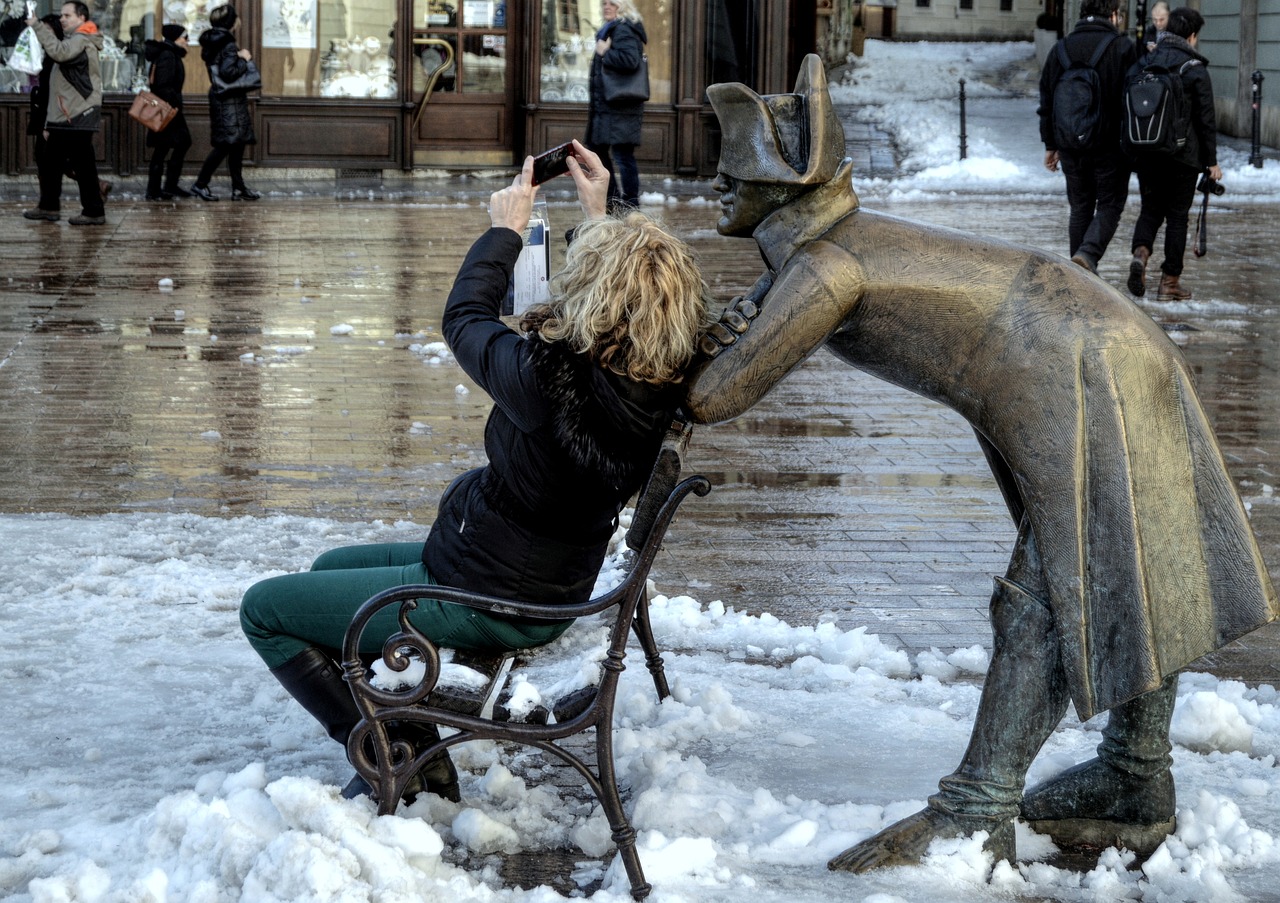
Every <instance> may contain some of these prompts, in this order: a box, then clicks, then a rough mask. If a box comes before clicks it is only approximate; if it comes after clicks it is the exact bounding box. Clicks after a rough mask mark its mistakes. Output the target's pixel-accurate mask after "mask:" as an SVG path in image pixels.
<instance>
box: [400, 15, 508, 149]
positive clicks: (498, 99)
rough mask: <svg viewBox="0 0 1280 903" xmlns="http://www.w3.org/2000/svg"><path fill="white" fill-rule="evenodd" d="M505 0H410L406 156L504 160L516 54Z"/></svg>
mask: <svg viewBox="0 0 1280 903" xmlns="http://www.w3.org/2000/svg"><path fill="white" fill-rule="evenodd" d="M509 12H510V7H509V6H508V3H507V0H414V4H413V32H412V42H413V47H412V57H411V63H412V69H413V100H414V103H415V105H416V106H415V110H414V118H413V121H412V125H411V128H412V132H411V141H412V149H413V162H414V163H416V164H421V165H435V166H440V165H499V166H505V165H509V164H510V163H511V162H512V161H513V155H514V150H515V148H514V128H513V124H514V122H515V109H516V106H517V103H516V74H517V73H518V72H519V71H520V68H519V67H520V60H518V59H516V58H515V57H516V54H515V53H513V51H515V50H516V48H515V47H514V45H513V42H510V41H508V28H507V23H508V21H509V17H508V14H509Z"/></svg>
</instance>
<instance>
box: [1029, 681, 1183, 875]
mask: <svg viewBox="0 0 1280 903" xmlns="http://www.w3.org/2000/svg"><path fill="white" fill-rule="evenodd" d="M1177 691H1178V675H1176V674H1174V675H1171V676H1169V677H1167V678H1165V681H1164V683H1162V684H1161V685H1160V687H1159V688H1158V689H1156V690H1152V691H1151V692H1150V693H1144V694H1143V695H1141V696H1137V697H1134V698H1133V699H1130V700H1129V701H1128V702H1124V703H1121V704H1120V705H1118V706H1116V707H1115V708H1113V709H1112V710H1111V717H1110V718H1109V719H1108V720H1107V726H1106V728H1105V729H1104V730H1103V732H1102V742H1101V743H1099V744H1098V757H1097V758H1096V759H1093V760H1091V761H1089V762H1082V763H1080V764H1079V765H1076V766H1075V767H1074V768H1070V769H1068V770H1067V771H1064V772H1063V773H1062V774H1060V775H1058V776H1057V777H1055V778H1051V779H1050V780H1048V781H1046V782H1044V783H1043V784H1040V785H1039V786H1037V787H1034V788H1032V789H1031V790H1030V791H1028V792H1027V795H1026V796H1025V797H1024V798H1023V800H1022V817H1023V818H1024V819H1026V821H1027V822H1028V823H1029V824H1030V825H1031V827H1032V829H1033V830H1035V831H1037V832H1039V833H1041V834H1048V835H1049V836H1050V837H1052V838H1053V840H1054V842H1055V843H1057V844H1058V845H1059V846H1068V847H1088V848H1095V849H1102V848H1106V847H1110V846H1117V847H1123V848H1125V849H1128V850H1133V851H1134V852H1135V853H1138V854H1139V855H1143V856H1146V855H1150V854H1151V853H1152V852H1153V851H1154V850H1155V848H1156V847H1158V846H1159V845H1160V844H1161V843H1162V842H1163V841H1164V839H1165V837H1167V836H1168V835H1169V834H1170V833H1172V832H1173V829H1174V827H1175V821H1174V811H1175V803H1176V799H1175V795H1174V787H1173V774H1172V772H1171V771H1170V770H1169V769H1170V766H1171V765H1172V764H1173V758H1172V757H1171V756H1170V755H1169V753H1170V751H1171V749H1172V747H1171V746H1170V745H1169V721H1170V719H1171V718H1172V717H1173V704H1174V700H1175V698H1176V697H1177Z"/></svg>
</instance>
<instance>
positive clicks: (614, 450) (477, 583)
mask: <svg viewBox="0 0 1280 903" xmlns="http://www.w3.org/2000/svg"><path fill="white" fill-rule="evenodd" d="M520 244H521V243H520V236H519V235H517V234H516V233H515V232H512V231H511V230H510V229H490V230H489V231H488V232H486V233H485V234H484V235H483V236H481V237H480V239H479V240H478V241H476V243H475V244H474V245H473V246H472V248H471V251H470V252H469V253H468V254H467V258H466V260H465V261H464V263H463V265H462V269H461V270H460V271H459V273H458V277H457V279H456V281H455V282H454V286H453V291H452V292H451V293H450V295H449V301H448V303H447V304H446V306H445V312H444V318H443V322H442V326H443V330H444V335H445V339H446V341H448V343H449V347H450V348H451V349H452V350H453V353H454V356H455V357H456V358H457V360H458V363H459V364H461V365H462V368H463V370H465V371H466V373H467V375H468V376H470V377H471V378H472V379H474V380H475V381H476V382H477V383H478V384H479V385H480V386H481V387H482V388H483V389H484V390H485V391H486V392H488V393H489V395H490V397H492V399H493V402H494V406H493V410H492V411H491V412H490V415H489V420H488V423H487V424H486V425H485V435H484V447H485V452H486V453H487V454H488V456H489V463H488V465H487V466H485V467H482V468H479V469H477V470H473V471H469V472H467V473H465V474H463V475H462V476H461V477H459V478H458V479H457V480H455V481H454V483H453V484H452V485H451V486H450V487H449V489H448V490H447V491H446V492H445V494H444V495H443V496H442V497H441V499H440V510H439V513H438V514H437V517H436V521H435V523H434V524H433V525H432V527H431V533H430V535H429V536H428V537H427V541H426V545H425V547H424V548H423V553H422V560H423V562H424V563H425V564H426V566H427V571H428V573H429V574H430V575H431V577H432V579H433V580H435V581H437V582H438V583H442V584H447V585H450V586H461V587H465V588H467V589H471V590H475V591H479V592H486V593H491V594H494V595H499V596H505V597H509V598H514V599H521V600H524V601H529V602H542V603H550V604H573V603H577V602H584V601H586V600H587V599H588V598H590V595H591V589H592V587H593V585H594V583H595V578H596V574H597V573H598V572H599V570H600V565H601V563H602V562H603V561H604V556H605V552H606V551H607V546H608V542H609V537H610V536H611V534H612V532H613V526H614V521H615V519H616V517H617V515H618V512H619V511H621V510H622V508H623V506H624V505H625V504H626V503H627V501H628V500H629V499H630V498H631V496H632V495H633V494H634V493H635V492H636V491H637V490H638V489H639V488H640V484H641V483H642V482H643V480H644V478H645V477H646V476H648V473H649V468H650V467H651V466H652V464H653V461H654V458H655V457H656V456H657V453H658V447H659V445H660V444H661V441H662V436H663V434H664V432H665V430H666V427H667V426H668V425H669V424H670V422H671V417H672V414H673V412H674V411H675V408H676V407H677V405H678V404H679V401H680V399H681V398H682V397H683V387H681V386H668V387H663V388H657V387H654V386H648V385H642V384H638V383H632V382H630V381H628V380H626V379H623V378H620V377H618V376H616V375H614V374H611V373H609V372H608V371H606V370H604V369H602V368H600V367H597V366H593V365H592V364H591V363H590V362H589V361H588V360H587V359H586V358H585V356H583V355H578V354H574V353H572V352H570V351H568V350H567V349H565V348H564V346H563V345H560V344H548V343H546V342H544V341H542V340H541V339H538V338H536V337H531V338H526V337H524V336H521V335H520V334H519V333H516V332H514V331H513V330H511V329H510V328H508V327H507V326H506V325H504V324H503V323H502V321H501V320H500V319H499V318H498V311H499V308H500V305H501V303H502V301H503V299H504V298H505V297H506V294H507V286H508V284H509V281H510V279H511V271H512V267H513V266H514V265H515V261H516V258H517V257H518V256H519V254H520ZM543 623H545V622H543Z"/></svg>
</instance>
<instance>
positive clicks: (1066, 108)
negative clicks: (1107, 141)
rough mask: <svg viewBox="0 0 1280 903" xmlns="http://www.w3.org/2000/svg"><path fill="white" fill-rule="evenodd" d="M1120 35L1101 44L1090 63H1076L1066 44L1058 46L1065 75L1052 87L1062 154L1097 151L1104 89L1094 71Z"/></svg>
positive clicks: (1054, 116) (1054, 112) (1114, 35)
mask: <svg viewBox="0 0 1280 903" xmlns="http://www.w3.org/2000/svg"><path fill="white" fill-rule="evenodd" d="M1118 37H1119V35H1118V34H1110V35H1107V36H1106V37H1105V38H1103V39H1102V40H1101V41H1099V42H1098V49H1097V50H1095V51H1094V52H1093V56H1091V57H1089V62H1087V63H1073V62H1072V61H1071V57H1069V56H1068V55H1067V46H1066V44H1067V42H1066V39H1065V38H1064V39H1063V40H1061V41H1059V42H1058V47H1057V53H1058V61H1059V62H1060V63H1062V69H1063V72H1062V75H1061V76H1059V77H1058V83H1057V84H1056V85H1054V86H1053V137H1054V140H1055V141H1056V142H1057V144H1058V149H1059V150H1070V151H1085V150H1093V149H1094V148H1096V147H1097V144H1098V136H1099V132H1100V131H1101V125H1102V85H1101V83H1100V82H1099V81H1098V73H1097V70H1096V69H1095V67H1096V66H1097V65H1098V61H1099V60H1101V59H1102V55H1103V54H1104V53H1106V52H1107V48H1108V47H1110V46H1111V42H1112V41H1114V40H1115V39H1116V38H1118Z"/></svg>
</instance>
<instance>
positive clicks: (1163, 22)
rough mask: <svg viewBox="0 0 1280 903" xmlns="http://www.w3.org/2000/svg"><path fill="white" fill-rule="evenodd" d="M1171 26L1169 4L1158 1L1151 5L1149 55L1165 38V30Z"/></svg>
mask: <svg viewBox="0 0 1280 903" xmlns="http://www.w3.org/2000/svg"><path fill="white" fill-rule="evenodd" d="M1168 25H1169V4H1168V3H1165V2H1164V0H1156V2H1155V3H1153V4H1152V5H1151V35H1150V37H1149V38H1147V53H1150V52H1151V51H1153V50H1155V49H1156V45H1157V44H1159V43H1160V39H1161V38H1163V37H1164V32H1165V28H1166V27H1167V26H1168Z"/></svg>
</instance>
